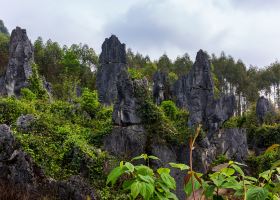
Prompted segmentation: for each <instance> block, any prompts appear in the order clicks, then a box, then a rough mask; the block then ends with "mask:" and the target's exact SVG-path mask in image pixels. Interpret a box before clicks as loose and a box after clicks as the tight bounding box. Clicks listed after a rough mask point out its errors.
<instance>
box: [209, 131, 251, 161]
mask: <svg viewBox="0 0 280 200" xmlns="http://www.w3.org/2000/svg"><path fill="white" fill-rule="evenodd" d="M210 142H211V143H212V144H214V145H215V146H216V149H217V150H216V155H221V154H223V155H226V156H227V157H228V158H229V159H232V160H235V161H238V162H243V161H244V160H245V159H246V158H247V156H248V144H247V137H246V130H245V129H239V128H231V129H221V130H220V131H219V133H218V134H215V136H214V137H213V138H212V139H211V141H210Z"/></svg>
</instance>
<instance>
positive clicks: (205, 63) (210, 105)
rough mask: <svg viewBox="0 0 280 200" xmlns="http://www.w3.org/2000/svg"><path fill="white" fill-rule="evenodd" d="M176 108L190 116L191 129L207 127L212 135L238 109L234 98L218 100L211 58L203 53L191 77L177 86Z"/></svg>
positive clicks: (184, 78)
mask: <svg viewBox="0 0 280 200" xmlns="http://www.w3.org/2000/svg"><path fill="white" fill-rule="evenodd" d="M173 94H174V96H175V99H176V104H177V106H178V107H180V108H186V109H188V110H189V112H190V118H189V125H190V126H193V125H195V124H199V123H201V124H203V127H204V128H205V129H207V130H208V132H209V134H210V135H211V134H213V133H214V132H215V131H217V130H218V128H219V127H220V125H221V124H222V123H223V122H224V121H226V120H227V119H229V118H230V117H231V116H232V115H233V113H234V109H235V98H234V96H223V97H221V98H220V99H215V98H214V84H213V80H212V75H211V64H210V61H209V58H208V55H207V54H206V53H205V52H203V51H202V50H200V51H199V52H198V53H197V56H196V61H195V63H194V65H193V67H192V68H191V70H190V72H189V74H187V75H184V76H182V77H181V78H180V79H179V80H178V81H176V82H175V84H174V85H173Z"/></svg>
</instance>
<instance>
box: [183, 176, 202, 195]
mask: <svg viewBox="0 0 280 200" xmlns="http://www.w3.org/2000/svg"><path fill="white" fill-rule="evenodd" d="M192 178H193V183H194V191H193V189H192V181H191V179H190V181H189V182H188V183H187V184H186V185H185V187H184V191H185V193H186V195H187V196H190V195H191V194H192V193H193V192H195V191H196V190H198V189H199V188H200V187H201V185H200V183H199V182H198V181H197V180H196V179H195V177H194V176H192Z"/></svg>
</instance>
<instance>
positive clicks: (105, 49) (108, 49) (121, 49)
mask: <svg viewBox="0 0 280 200" xmlns="http://www.w3.org/2000/svg"><path fill="white" fill-rule="evenodd" d="M99 62H100V64H101V65H100V67H99V68H98V70H97V75H96V87H97V90H98V95H99V100H100V102H101V103H103V104H106V105H111V104H113V103H114V101H115V100H116V98H117V77H118V75H119V73H120V72H121V71H123V70H126V69H127V66H126V52H125V44H121V43H120V41H119V40H118V38H117V37H116V36H115V35H112V36H111V37H110V38H109V39H108V38H106V39H105V41H104V43H103V44H102V52H101V55H100V57H99Z"/></svg>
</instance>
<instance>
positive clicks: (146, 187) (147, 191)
mask: <svg viewBox="0 0 280 200" xmlns="http://www.w3.org/2000/svg"><path fill="white" fill-rule="evenodd" d="M141 184H142V186H141V189H140V194H141V195H142V196H143V197H144V199H149V198H150V197H151V196H152V194H153V193H154V190H155V188H154V186H153V185H152V184H149V183H144V182H142V183H141Z"/></svg>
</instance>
